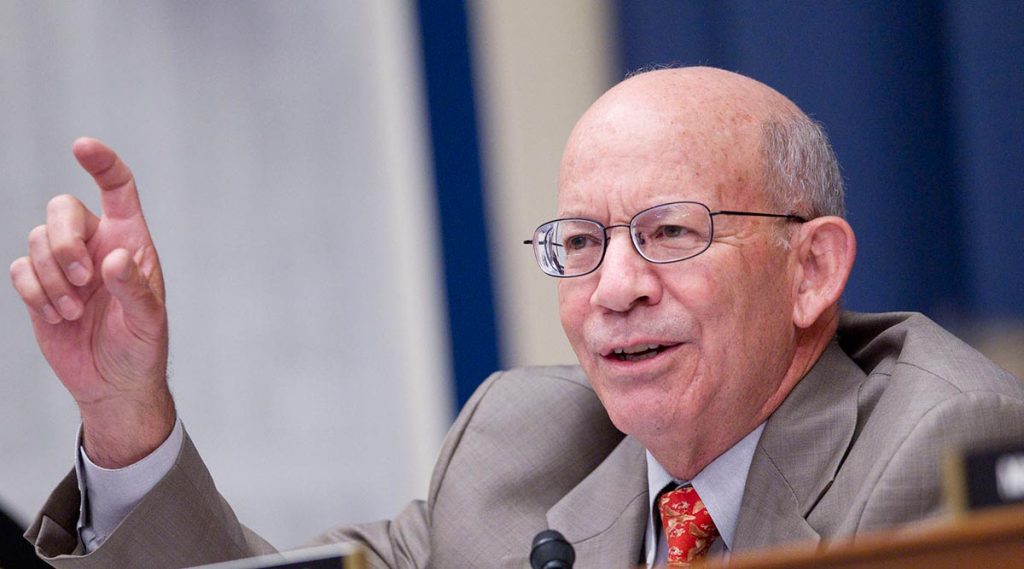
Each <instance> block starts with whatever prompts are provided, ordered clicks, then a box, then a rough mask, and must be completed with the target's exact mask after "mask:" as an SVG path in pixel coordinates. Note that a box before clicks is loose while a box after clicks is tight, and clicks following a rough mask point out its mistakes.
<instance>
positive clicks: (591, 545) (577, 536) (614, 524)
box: [547, 437, 648, 567]
mask: <svg viewBox="0 0 1024 569" xmlns="http://www.w3.org/2000/svg"><path fill="white" fill-rule="evenodd" d="M645 464H646V463H645V461H644V449H643V447H642V446H641V445H640V443H639V442H637V441H636V439H634V438H632V437H626V438H625V439H623V441H622V442H621V443H620V444H619V446H617V447H616V448H615V450H613V451H612V453H611V454H609V455H608V458H607V459H605V460H604V462H602V463H601V465H600V466H598V468H597V469H595V470H594V471H593V472H592V473H591V474H590V475H589V476H587V477H586V478H584V479H583V481H582V482H580V484H578V485H577V486H576V487H575V488H573V489H572V490H571V491H570V492H569V493H568V494H566V495H565V496H564V497H563V498H562V499H561V500H559V501H558V503H556V504H555V505H554V506H553V507H552V508H551V509H550V510H548V512H547V520H548V527H550V528H551V529H555V530H558V531H560V532H562V534H563V535H564V536H565V538H566V539H567V540H569V542H570V543H572V545H573V547H574V548H575V550H576V566H577V567H630V566H633V565H636V564H637V562H638V560H639V559H640V550H641V546H642V544H643V536H644V530H645V529H646V527H647V510H648V506H647V500H648V498H647V468H646V466H645Z"/></svg>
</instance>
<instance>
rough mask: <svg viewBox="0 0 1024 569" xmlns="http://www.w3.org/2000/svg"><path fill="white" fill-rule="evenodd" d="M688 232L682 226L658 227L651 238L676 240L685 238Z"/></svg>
mask: <svg viewBox="0 0 1024 569" xmlns="http://www.w3.org/2000/svg"><path fill="white" fill-rule="evenodd" d="M688 233H690V230H689V229H688V228H686V227H683V226H682V225H660V226H658V228H657V229H656V230H655V231H654V234H653V235H652V236H651V237H652V238H653V239H678V238H680V237H685V236H686V235H687V234H688Z"/></svg>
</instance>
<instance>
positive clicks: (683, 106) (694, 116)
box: [559, 67, 843, 217]
mask: <svg viewBox="0 0 1024 569" xmlns="http://www.w3.org/2000/svg"><path fill="white" fill-rule="evenodd" d="M610 134H624V135H626V136H632V137H635V138H636V139H637V140H638V141H639V140H640V139H641V138H647V139H648V140H649V141H654V140H656V141H657V145H656V148H655V151H656V152H659V153H660V154H661V156H662V158H663V159H664V161H665V162H666V163H669V162H674V163H676V164H678V163H679V162H680V161H688V162H690V163H691V167H692V168H693V169H694V170H693V172H692V173H693V174H694V175H700V176H705V175H708V174H709V173H710V169H711V168H713V167H714V168H718V169H720V172H719V173H720V174H724V176H723V179H722V180H720V183H722V184H725V185H726V186H728V187H730V188H731V189H732V190H734V191H736V193H738V194H740V196H739V197H740V199H741V200H742V201H743V202H744V203H745V204H749V205H756V206H757V207H770V208H773V209H780V210H785V211H787V212H793V213H800V214H802V215H805V216H808V217H817V216H821V215H840V216H841V215H842V213H843V206H842V202H843V188H842V180H841V177H840V176H839V169H838V164H837V163H836V160H835V156H834V155H833V153H832V149H831V147H830V145H829V143H828V140H827V138H826V136H825V134H824V132H823V131H822V129H821V128H820V126H819V125H817V124H816V123H815V122H814V121H812V120H810V119H809V118H808V117H807V116H806V115H805V114H804V113H803V112H802V111H801V110H800V109H799V108H798V107H797V106H796V105H795V104H794V103H793V102H792V101H790V100H789V99H787V98H786V97H784V96H783V95H782V94H780V93H779V92H777V91H775V90H774V89H772V88H771V87H768V86H767V85H765V84H763V83H760V82H758V81H755V80H753V79H750V78H749V77H745V76H743V75H739V74H736V73H732V72H729V71H724V70H721V69H715V68H710V67H688V68H681V69H661V70H656V71H649V72H644V73H641V74H638V75H634V76H632V77H630V78H628V79H626V80H625V81H623V82H621V83H619V84H618V85H616V86H615V87H613V88H612V89H611V90H609V91H608V92H607V93H605V94H604V95H603V96H602V97H601V98H600V99H598V101H597V102H595V103H594V105H593V106H591V107H590V109H589V110H588V111H587V112H586V113H585V114H584V115H583V117H582V118H581V119H580V120H579V122H578V123H577V125H576V128H575V129H573V133H572V135H571V136H570V138H569V142H568V145H567V147H566V153H565V156H564V158H563V163H562V170H561V173H560V185H559V187H560V188H565V187H566V186H567V184H566V182H567V181H568V179H569V178H571V177H572V176H573V175H576V174H578V173H579V172H580V169H581V168H583V169H585V168H587V167H588V166H593V164H592V163H591V164H588V163H587V160H588V159H590V158H592V157H593V156H594V152H593V151H595V150H596V151H598V152H597V153H596V154H597V155H598V156H600V155H601V154H602V152H601V151H600V149H599V148H597V146H598V145H599V144H600V143H601V139H602V137H606V136H607V135H610ZM730 180H731V181H730ZM726 186H723V187H721V188H720V189H721V190H724V189H725V188H726ZM729 207H738V205H731V206H729Z"/></svg>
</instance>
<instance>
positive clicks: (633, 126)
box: [558, 101, 762, 219]
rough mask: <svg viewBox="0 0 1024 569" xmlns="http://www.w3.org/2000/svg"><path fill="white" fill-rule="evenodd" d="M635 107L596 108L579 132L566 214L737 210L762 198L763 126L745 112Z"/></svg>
mask: <svg viewBox="0 0 1024 569" xmlns="http://www.w3.org/2000/svg"><path fill="white" fill-rule="evenodd" d="M648 103H649V104H643V103H641V104H637V102H636V101H632V102H630V101H612V102H610V103H607V104H604V105H601V106H597V105H595V107H596V109H592V111H591V112H589V113H588V115H585V116H584V118H583V119H581V121H580V123H579V124H578V125H577V128H576V129H575V130H574V131H573V134H572V136H571V137H570V140H569V143H568V145H567V146H566V152H565V155H564V157H563V161H562V168H561V171H560V175H559V195H558V207H559V216H571V215H580V216H585V217H597V218H600V219H608V218H618V219H623V218H626V219H628V218H629V217H631V216H632V215H633V214H634V213H636V212H637V211H639V210H641V209H645V208H647V207H650V206H653V205H657V204H659V203H666V202H671V201H680V200H693V201H700V202H703V203H705V204H707V205H708V206H709V207H711V208H712V209H716V208H729V209H738V208H741V207H747V206H748V205H749V204H751V203H756V202H758V201H760V200H761V198H762V196H761V190H760V187H759V183H758V182H759V178H760V171H761V168H760V158H759V156H760V155H759V151H760V126H759V123H758V121H756V120H754V118H753V117H752V116H750V115H749V114H744V113H743V112H742V109H739V110H730V109H726V110H725V111H722V110H714V109H696V110H693V109H690V110H688V109H684V108H679V107H676V106H670V105H663V104H658V101H653V102H648Z"/></svg>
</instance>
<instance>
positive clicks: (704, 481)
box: [645, 423, 764, 554]
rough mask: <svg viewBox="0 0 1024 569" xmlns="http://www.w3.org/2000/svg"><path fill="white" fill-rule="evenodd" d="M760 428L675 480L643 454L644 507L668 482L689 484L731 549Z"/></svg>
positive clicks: (649, 547) (652, 546) (651, 538)
mask: <svg viewBox="0 0 1024 569" xmlns="http://www.w3.org/2000/svg"><path fill="white" fill-rule="evenodd" d="M762 431H764V423H761V424H760V425H758V426H757V428H755V429H754V430H753V431H751V432H750V433H749V434H747V436H745V437H743V438H742V439H740V441H739V442H738V443H736V444H735V445H733V446H732V447H731V448H730V449H729V450H727V451H725V452H724V453H722V454H721V455H719V456H718V458H716V459H715V460H712V461H711V463H710V464H708V465H707V466H705V467H704V470H701V471H700V473H698V474H697V476H694V477H693V479H692V480H677V479H675V478H673V477H672V475H671V474H669V473H668V471H666V470H665V468H664V467H663V466H662V465H661V464H660V463H659V462H658V461H657V460H656V459H655V458H654V456H652V455H651V453H650V452H649V451H648V452H647V453H646V454H647V494H648V497H649V501H648V504H647V505H648V508H649V509H648V511H649V512H654V511H655V509H654V500H655V498H657V496H658V493H659V492H661V490H662V488H664V487H665V486H666V485H667V484H669V483H670V482H676V483H679V484H687V483H689V484H692V485H693V488H694V489H695V490H696V491H697V494H699V495H700V498H701V500H703V502H704V506H705V507H706V508H707V509H708V513H710V514H711V519H713V520H714V521H715V527H717V528H718V532H719V533H720V534H721V536H722V541H723V542H724V543H725V546H726V548H728V549H732V544H733V537H734V535H735V533H736V522H737V521H738V520H739V516H740V502H741V501H742V500H743V489H744V488H745V487H746V484H747V472H749V471H750V463H751V461H753V459H754V450H755V449H756V448H757V442H758V441H759V440H760V439H761V432H762ZM653 523H654V518H653V514H652V515H651V516H648V517H647V534H646V539H645V545H646V548H645V549H646V551H648V552H649V554H651V553H653V552H654V551H655V550H656V549H657V543H656V542H655V536H656V535H657V534H656V533H655V531H654V525H653Z"/></svg>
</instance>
